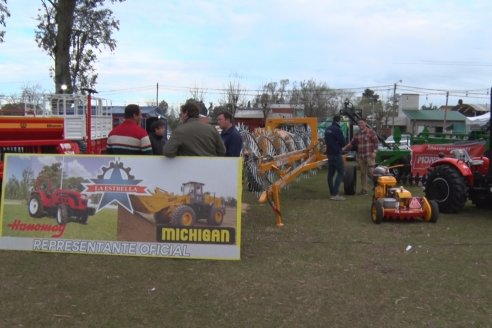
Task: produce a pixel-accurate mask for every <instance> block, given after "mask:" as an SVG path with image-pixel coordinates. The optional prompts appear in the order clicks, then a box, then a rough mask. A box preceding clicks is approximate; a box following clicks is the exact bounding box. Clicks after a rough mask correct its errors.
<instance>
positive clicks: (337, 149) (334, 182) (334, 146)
mask: <svg viewBox="0 0 492 328" xmlns="http://www.w3.org/2000/svg"><path fill="white" fill-rule="evenodd" d="M325 143H326V156H327V157H328V178H327V180H328V189H329V190H330V195H331V196H330V199H331V200H345V197H343V196H342V195H340V194H339V193H338V189H339V188H340V184H341V183H342V181H343V176H344V175H345V169H344V167H343V157H342V151H343V147H344V146H345V137H344V136H343V132H342V129H341V128H340V115H335V116H333V122H332V124H331V125H330V126H329V127H328V128H326V130H325ZM335 174H336V178H335Z"/></svg>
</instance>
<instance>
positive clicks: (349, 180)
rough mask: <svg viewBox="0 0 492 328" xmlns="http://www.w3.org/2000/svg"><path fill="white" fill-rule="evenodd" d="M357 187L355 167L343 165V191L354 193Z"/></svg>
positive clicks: (346, 193) (347, 193) (349, 193)
mask: <svg viewBox="0 0 492 328" xmlns="http://www.w3.org/2000/svg"><path fill="white" fill-rule="evenodd" d="M356 187H357V167H356V166H354V165H347V166H345V175H344V176H343V191H344V193H345V195H355V189H356Z"/></svg>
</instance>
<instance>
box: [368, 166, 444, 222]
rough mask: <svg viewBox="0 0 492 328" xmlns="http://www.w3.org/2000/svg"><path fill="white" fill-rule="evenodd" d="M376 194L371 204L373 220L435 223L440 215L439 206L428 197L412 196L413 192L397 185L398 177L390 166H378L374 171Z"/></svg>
mask: <svg viewBox="0 0 492 328" xmlns="http://www.w3.org/2000/svg"><path fill="white" fill-rule="evenodd" d="M373 178H374V184H375V187H374V196H373V199H372V206H371V219H372V222H374V223H376V224H379V223H381V222H382V221H383V220H398V221H406V220H416V219H418V220H423V221H426V222H432V223H435V222H436V221H437V219H438V217H439V206H438V205H437V203H436V202H435V201H433V200H429V199H427V198H426V197H418V196H412V193H411V192H410V191H409V190H407V189H405V188H403V187H396V183H397V181H396V178H395V176H394V175H393V174H391V172H390V168H389V167H385V166H378V167H376V168H375V169H374V171H373Z"/></svg>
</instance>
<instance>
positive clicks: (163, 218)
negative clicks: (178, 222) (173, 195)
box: [154, 208, 171, 224]
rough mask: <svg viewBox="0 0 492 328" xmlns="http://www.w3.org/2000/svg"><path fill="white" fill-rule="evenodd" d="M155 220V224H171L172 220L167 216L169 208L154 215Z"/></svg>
mask: <svg viewBox="0 0 492 328" xmlns="http://www.w3.org/2000/svg"><path fill="white" fill-rule="evenodd" d="M154 220H155V222H157V223H160V224H169V221H170V220H171V218H170V217H169V215H168V214H167V208H164V209H162V210H160V211H159V212H156V213H155V214H154Z"/></svg>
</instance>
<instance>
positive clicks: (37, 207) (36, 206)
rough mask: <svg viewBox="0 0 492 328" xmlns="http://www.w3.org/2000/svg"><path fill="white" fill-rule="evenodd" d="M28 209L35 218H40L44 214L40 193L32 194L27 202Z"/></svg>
mask: <svg viewBox="0 0 492 328" xmlns="http://www.w3.org/2000/svg"><path fill="white" fill-rule="evenodd" d="M27 209H28V211H29V215H30V216H31V217H33V218H40V217H43V216H44V208H43V204H42V203H41V197H39V195H32V196H31V198H30V199H29V202H28V203H27Z"/></svg>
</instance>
